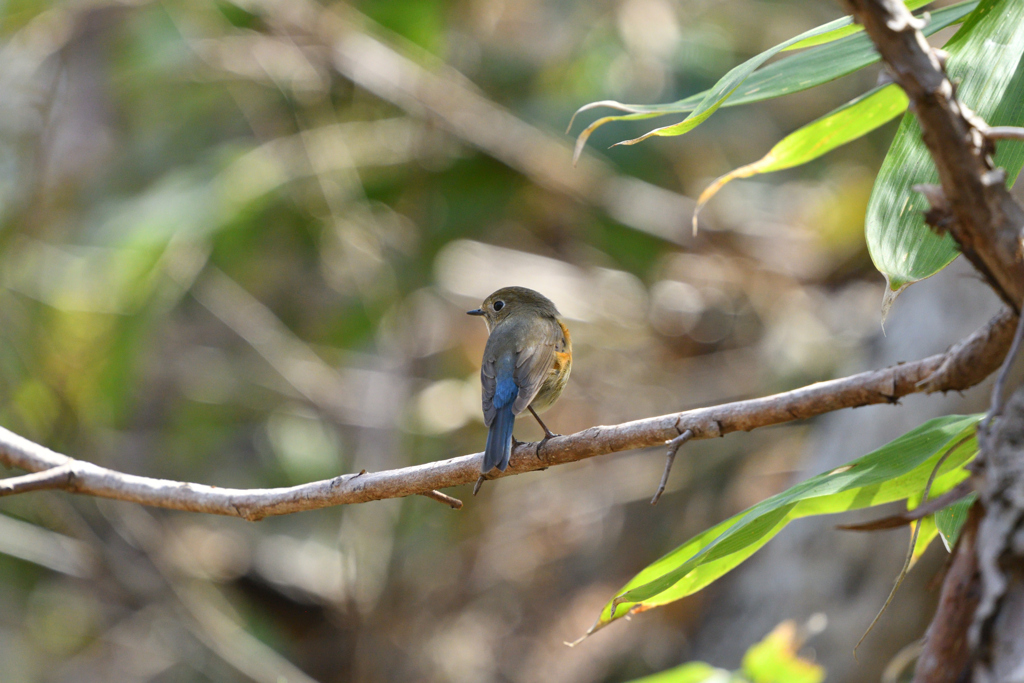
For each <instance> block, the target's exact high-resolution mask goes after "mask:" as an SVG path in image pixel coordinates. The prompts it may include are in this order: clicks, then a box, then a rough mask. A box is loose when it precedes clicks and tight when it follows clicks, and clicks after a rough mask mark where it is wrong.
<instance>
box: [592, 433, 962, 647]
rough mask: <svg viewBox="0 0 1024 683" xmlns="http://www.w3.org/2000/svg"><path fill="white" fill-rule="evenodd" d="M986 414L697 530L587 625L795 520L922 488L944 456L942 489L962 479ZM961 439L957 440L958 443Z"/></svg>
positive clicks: (650, 598)
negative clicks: (975, 429) (705, 528)
mask: <svg viewBox="0 0 1024 683" xmlns="http://www.w3.org/2000/svg"><path fill="white" fill-rule="evenodd" d="M980 419H981V415H967V416H964V415H951V416H947V417H941V418H937V419H934V420H930V421H928V422H926V423H925V424H923V425H921V426H920V427H917V428H916V429H913V430H911V431H910V432H908V433H906V434H904V435H903V436H901V437H899V438H898V439H896V440H894V441H892V442H890V443H888V444H887V445H885V446H883V447H882V448H879V449H878V450H876V451H873V452H871V453H869V454H867V455H865V456H862V457H861V458H858V459H857V460H854V461H852V462H850V463H848V464H847V465H844V466H843V467H839V468H836V469H835V470H833V471H831V472H827V473H825V474H821V475H818V476H817V477H813V478H811V479H808V480H807V481H804V482H801V483H800V484H797V485H796V486H794V487H792V488H790V489H789V490H787V491H785V492H783V493H780V494H778V495H775V496H772V497H771V498H768V499H767V500H764V501H762V502H760V503H758V504H757V505H755V506H753V507H751V508H750V509H748V510H746V511H745V512H742V513H740V514H738V515H736V516H734V517H732V518H730V519H727V520H725V521H724V522H721V523H720V524H718V525H716V526H714V527H712V528H711V529H708V530H707V531H705V532H703V533H701V534H698V535H697V536H695V537H694V538H693V539H691V540H690V541H688V542H686V543H684V544H683V545H681V546H679V547H678V548H676V549H675V550H673V551H672V552H671V553H669V554H668V555H665V556H664V557H662V558H661V559H660V560H658V561H657V562H655V563H653V564H652V565H650V566H649V567H647V568H646V569H644V570H643V571H641V572H640V573H639V574H637V575H636V576H635V577H634V578H633V580H631V581H630V582H629V583H628V584H626V586H625V587H623V588H622V590H620V591H619V593H618V595H616V597H615V598H614V599H613V600H612V601H611V602H609V603H608V604H607V605H606V606H605V608H604V609H603V610H602V612H601V616H600V618H599V620H598V622H597V623H596V624H595V625H594V627H593V628H592V629H591V630H590V633H593V632H594V631H595V630H597V629H599V628H601V627H603V626H605V625H607V624H608V623H610V622H612V621H614V620H615V619H619V618H622V617H624V616H626V615H627V614H630V613H633V612H639V611H643V610H646V609H650V608H652V607H657V606H659V605H664V604H666V603H669V602H672V601H674V600H678V599H679V598H682V597H685V596H687V595H690V594H691V593H694V592H696V591H698V590H700V589H701V588H703V587H705V586H707V585H708V584H709V583H711V582H712V581H714V580H716V579H718V578H719V577H720V576H722V575H723V574H725V573H726V572H728V571H730V570H732V569H733V568H734V567H736V566H737V565H739V564H740V563H741V562H743V561H744V560H746V559H747V558H748V557H750V556H751V555H752V554H754V552H756V551H757V550H758V549H759V548H761V547H762V546H763V545H764V544H765V543H767V542H768V541H769V540H771V538H772V537H774V536H775V535H776V534H777V533H778V532H779V531H781V530H782V528H783V527H785V526H786V524H788V523H789V522H790V521H792V520H793V519H797V518H800V517H807V516H810V515H823V514H832V513H836V512H844V511H847V510H855V509H860V508H865V507H870V506H873V505H880V504H882V503H888V502H892V501H894V500H900V499H903V498H908V497H910V496H912V495H915V494H918V495H919V494H920V493H921V491H923V490H924V486H925V483H926V482H927V480H928V478H929V476H930V475H931V473H932V470H933V469H934V468H935V465H936V463H937V462H938V460H939V458H941V457H942V455H943V454H944V453H945V452H946V451H948V450H950V449H951V448H952V452H951V453H950V454H949V455H948V457H946V459H945V461H944V462H943V464H942V467H941V468H940V470H939V472H938V476H937V478H936V479H935V482H934V486H935V487H937V488H938V490H944V489H946V488H948V487H949V486H951V485H953V484H955V483H956V482H959V481H961V480H963V479H964V478H965V477H966V476H967V473H966V472H965V471H964V470H963V468H962V466H963V464H964V463H966V462H967V461H968V460H970V459H971V458H972V457H974V455H975V454H976V453H977V441H976V440H975V439H974V437H973V432H974V428H975V425H976V424H977V422H978V420H980ZM957 444H959V445H957Z"/></svg>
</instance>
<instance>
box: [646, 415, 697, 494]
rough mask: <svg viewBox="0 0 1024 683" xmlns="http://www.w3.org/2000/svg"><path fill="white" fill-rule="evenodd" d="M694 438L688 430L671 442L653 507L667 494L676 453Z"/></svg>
mask: <svg viewBox="0 0 1024 683" xmlns="http://www.w3.org/2000/svg"><path fill="white" fill-rule="evenodd" d="M692 438H693V431H692V430H690V429H687V430H686V431H685V432H683V433H682V434H680V435H679V436H677V437H676V438H674V439H672V440H671V441H670V442H669V444H668V453H667V454H666V456H665V473H664V474H662V475H661V483H660V484H658V490H657V491H655V492H654V498H651V505H657V504H658V501H659V500H660V499H661V494H663V493H665V487H666V486H667V485H668V475H669V473H670V472H671V471H672V463H674V462H675V460H676V453H678V452H679V447H680V446H682V445H683V444H684V443H686V442H687V441H689V440H690V439H692Z"/></svg>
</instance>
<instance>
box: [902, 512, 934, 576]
mask: <svg viewBox="0 0 1024 683" xmlns="http://www.w3.org/2000/svg"><path fill="white" fill-rule="evenodd" d="M918 524H920V525H921V531H919V532H918V534H917V540H916V541H915V542H914V552H913V554H912V555H911V556H910V567H913V566H914V565H915V564H917V561H918V560H919V559H921V556H922V555H924V551H926V550H928V546H930V545H931V544H932V541H934V540H935V537H936V536H938V535H939V530H938V528H937V527H936V526H935V515H928V516H927V517H925V518H924V519H920V520H918V521H916V522H914V523H913V524H911V525H910V531H911V533H913V531H914V526H916V525H918ZM908 569H909V567H908Z"/></svg>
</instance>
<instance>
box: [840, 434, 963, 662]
mask: <svg viewBox="0 0 1024 683" xmlns="http://www.w3.org/2000/svg"><path fill="white" fill-rule="evenodd" d="M970 438H971V437H970V436H965V437H964V438H962V439H959V440H958V441H957V442H956V443H955V444H953V445H952V446H950V447H949V448H947V449H946V452H945V453H943V454H942V456H941V457H940V458H939V460H938V462H936V463H935V467H934V468H932V473H931V474H930V475H929V476H928V482H927V483H926V484H925V485H924V493H923V494H922V496H921V503H922V504H924V503H925V502H926V501H927V500H928V495H929V494H930V493H931V492H932V484H933V483H935V477H936V476H938V474H939V468H940V467H942V463H944V462H946V458H948V457H949V456H950V455H952V454H953V452H954V451H956V449H957V448H959V447H960V446H962V445H963V444H964V443H966V442H967V441H968V440H969V439H970ZM920 531H921V521H920V520H918V522H917V524H915V525H914V533H912V534H911V535H910V547H909V548H907V558H906V560H904V561H903V569H901V570H900V574H899V576H897V577H896V583H894V584H893V587H892V590H891V591H889V597H887V598H886V599H885V604H884V605H882V609H880V610H878V614H876V615H875V618H874V619H872V620H871V623H870V624H869V625H868V629H867V630H866V631H864V635H862V636H861V637H860V640H858V641H857V644H856V645H854V646H853V656H854V657H856V656H857V648H859V647H860V644H861V643H863V642H864V639H865V638H867V637H868V634H869V633H871V629H873V628H874V627H875V624H877V623H878V620H879V619H881V618H882V615H883V614H885V610H887V609H888V608H889V603H891V602H892V599H893V598H895V597H896V591H898V590H899V589H900V586H901V585H902V584H903V579H905V578H907V572H909V571H910V564H911V562H912V560H913V559H914V547H915V546H916V545H917V535H918V534H919V533H920Z"/></svg>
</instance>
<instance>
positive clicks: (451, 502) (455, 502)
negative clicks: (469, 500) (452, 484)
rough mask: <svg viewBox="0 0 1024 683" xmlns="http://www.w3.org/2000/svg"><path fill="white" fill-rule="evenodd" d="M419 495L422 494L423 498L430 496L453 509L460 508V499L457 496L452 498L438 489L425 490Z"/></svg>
mask: <svg viewBox="0 0 1024 683" xmlns="http://www.w3.org/2000/svg"><path fill="white" fill-rule="evenodd" d="M420 495H421V496H424V497H425V498H430V499H431V500H436V501H437V502H438V503H442V504H444V505H447V506H448V507H450V508H451V509H453V510H461V509H462V501H461V500H459V499H458V498H453V497H452V496H449V495H448V494H446V493H441V492H440V491H427V492H426V493H421V494H420Z"/></svg>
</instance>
